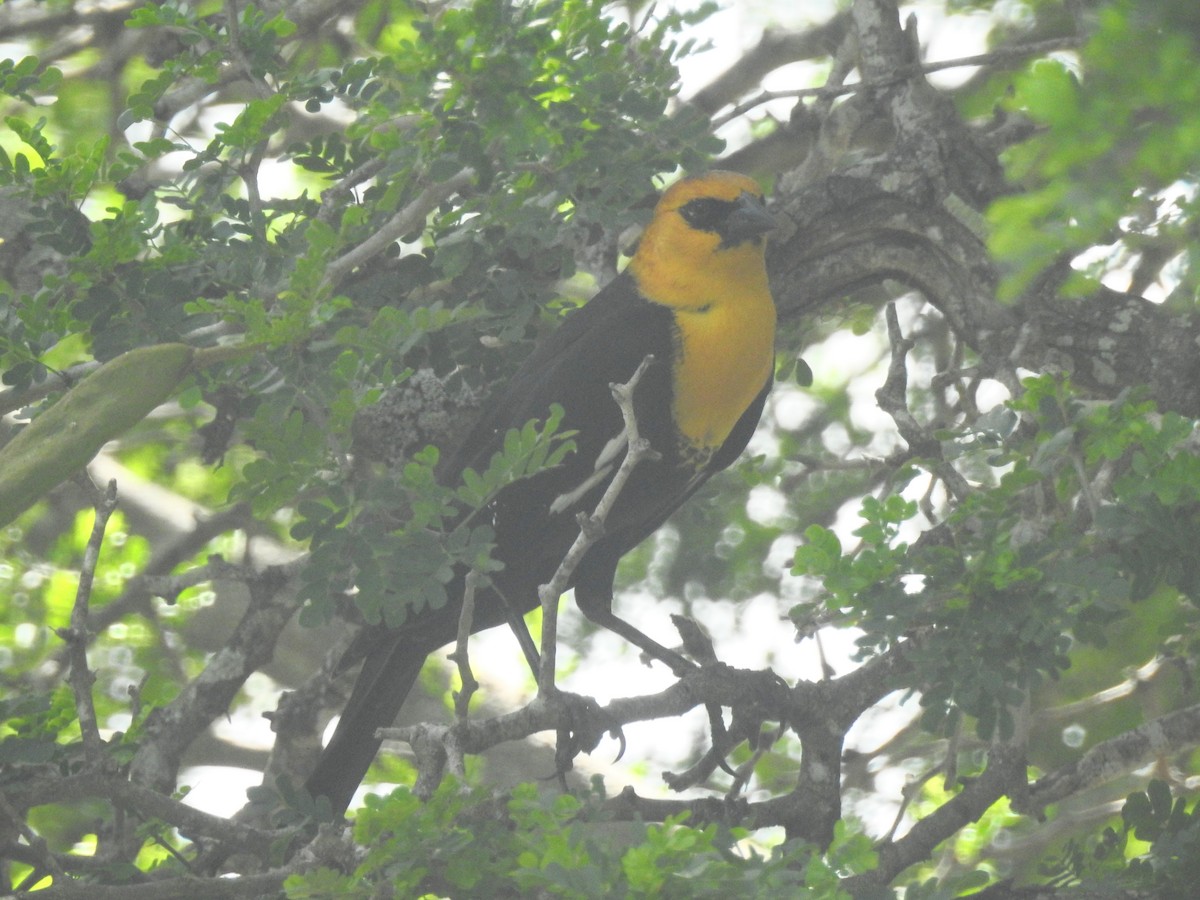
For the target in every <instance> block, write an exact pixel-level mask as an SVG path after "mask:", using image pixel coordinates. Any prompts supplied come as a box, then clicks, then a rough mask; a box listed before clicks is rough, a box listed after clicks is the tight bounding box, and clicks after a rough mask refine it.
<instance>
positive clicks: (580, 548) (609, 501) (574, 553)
mask: <svg viewBox="0 0 1200 900" xmlns="http://www.w3.org/2000/svg"><path fill="white" fill-rule="evenodd" d="M652 362H654V356H653V354H651V355H648V356H647V357H646V358H645V359H643V360H642V362H641V364H640V365H639V366H638V367H637V370H636V371H635V372H634V373H633V376H632V377H631V378H630V379H629V381H627V382H626V383H625V384H610V385H609V389H610V390H611V391H612V395H613V399H614V400H616V401H617V406H619V407H620V408H621V418H622V419H624V421H625V435H626V438H627V445H626V450H625V458H624V459H623V460H622V461H621V465H620V467H619V468H618V469H617V473H616V474H615V475H613V479H612V481H611V482H609V485H608V488H607V489H606V490H605V491H604V496H603V497H601V498H600V502H599V503H597V504H596V509H595V511H594V512H593V513H592V514H591V515H590V516H589V515H587V514H586V513H580V514H579V534H578V536H576V538H575V543H573V544H572V545H571V549H570V550H568V551H567V555H566V556H564V557H563V559H562V562H561V563H559V564H558V569H557V571H555V573H554V577H553V578H551V579H550V581H549V582H548V583H547V584H544V585H542V586H541V587H540V588H538V599H539V600H540V601H541V604H542V645H541V646H542V658H541V666H540V668H539V671H538V695H539V696H542V697H548V696H549V695H550V694H552V693H553V692H554V665H555V660H554V655H555V649H556V647H557V643H558V598H559V597H560V596H562V593H563V591H565V590H566V589H567V583H568V582H569V581H570V580H571V575H573V574H574V572H575V569H576V567H577V566H578V565H579V563H580V561H581V560H582V559H583V557H584V554H585V553H587V552H588V550H590V549H591V547H592V545H593V544H595V543H596V541H598V540H599V539H600V537H601V535H602V534H603V533H604V520H605V519H606V518H608V514H609V513H610V512H611V511H612V508H613V505H614V504H615V503H616V502H617V497H618V496H619V495H620V493H621V491H622V489H623V488H624V487H625V482H627V481H628V480H629V476H630V475H631V474H632V473H633V469H634V467H635V466H636V465H637V464H638V463H639V462H641V461H642V460H643V459H653V458H655V457H656V456H657V455H658V451H656V450H654V449H653V448H652V447H651V446H650V442H649V441H647V440H646V439H645V438H643V437H642V436H641V435H640V434H639V433H638V427H637V417H636V416H635V415H634V411H633V392H634V391H635V390H636V389H637V386H638V382H639V381H641V380H642V375H644V374H645V372H646V369H647V368H648V367H649V366H650V364H651V363H652Z"/></svg>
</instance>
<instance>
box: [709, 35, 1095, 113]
mask: <svg viewBox="0 0 1200 900" xmlns="http://www.w3.org/2000/svg"><path fill="white" fill-rule="evenodd" d="M1082 45H1083V38H1079V37H1065V38H1052V39H1050V40H1046V41H1034V42H1032V43H1029V44H1021V45H1018V46H1016V47H1005V48H1001V49H998V50H993V51H991V52H990V53H979V54H976V55H975V56H961V57H958V58H957V59H943V60H938V61H937V62H931V63H916V64H913V65H908V66H901V67H899V68H897V69H896V71H894V72H893V73H892V74H890V75H887V76H885V77H883V78H868V79H866V80H865V81H856V82H854V83H853V84H840V85H827V86H824V87H815V88H797V89H793V90H787V91H763V92H762V93H761V94H759V95H757V96H756V97H752V98H751V99H749V100H745V101H743V102H741V103H739V104H738V105H737V106H735V107H734V108H733V109H731V110H730V111H729V112H727V113H725V115H723V116H719V117H717V118H714V119H713V123H712V124H713V128H720V127H721V126H723V125H727V124H728V123H729V122H731V121H733V120H734V119H736V118H737V117H738V116H741V115H744V114H746V113H748V112H749V111H750V110H752V109H754V108H755V107H756V106H762V105H763V104H764V103H770V102H771V101H772V100H788V99H795V100H800V99H803V98H805V97H816V98H818V99H821V100H830V99H833V98H835V97H842V96H845V95H846V94H856V93H858V92H859V91H867V90H874V89H876V88H884V87H890V86H891V85H893V84H898V83H900V82H901V81H905V80H907V79H909V78H911V77H913V76H914V75H928V74H930V73H931V72H940V71H942V70H943V69H957V68H960V67H962V66H985V65H988V64H989V63H998V62H1008V61H1010V60H1015V59H1022V58H1024V57H1026V56H1037V55H1039V54H1041V53H1051V52H1053V51H1055V50H1074V49H1075V48H1077V47H1080V46H1082Z"/></svg>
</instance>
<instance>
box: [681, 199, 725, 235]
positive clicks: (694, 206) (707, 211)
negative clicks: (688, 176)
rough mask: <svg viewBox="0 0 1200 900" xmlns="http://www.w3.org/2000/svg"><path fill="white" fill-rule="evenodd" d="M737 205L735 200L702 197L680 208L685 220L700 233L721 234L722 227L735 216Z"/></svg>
mask: <svg viewBox="0 0 1200 900" xmlns="http://www.w3.org/2000/svg"><path fill="white" fill-rule="evenodd" d="M736 209H737V203H736V202H735V201H733V200H716V199H714V198H712V197H700V198H699V199H696V200H690V201H688V202H687V203H685V204H684V205H683V206H681V207H680V208H679V214H680V215H681V216H683V220H684V221H685V222H687V223H688V224H689V225H691V226H692V227H693V228H696V229H699V230H700V231H715V232H717V233H718V234H719V233H720V232H721V226H722V225H723V224H724V223H725V222H726V221H727V220H728V219H729V217H730V216H731V215H733V212H734V210H736Z"/></svg>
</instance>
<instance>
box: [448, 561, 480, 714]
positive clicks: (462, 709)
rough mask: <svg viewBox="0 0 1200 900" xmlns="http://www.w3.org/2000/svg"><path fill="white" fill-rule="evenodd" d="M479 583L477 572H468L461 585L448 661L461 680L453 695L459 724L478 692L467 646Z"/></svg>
mask: <svg viewBox="0 0 1200 900" xmlns="http://www.w3.org/2000/svg"><path fill="white" fill-rule="evenodd" d="M478 582H479V573H478V572H474V571H472V572H468V573H467V578H466V581H465V582H464V584H463V600H462V611H461V612H460V613H459V615H458V640H457V641H456V643H455V646H454V652H453V653H451V654H450V661H451V662H453V663H454V664H455V665H457V666H458V677H459V678H460V679H462V688H461V689H460V690H459V691H456V692H455V694H454V715H455V717H456V718H457V719H458V720H459V721H460V722H465V721H466V719H467V711H468V710H469V709H470V706H471V697H472V696H474V694H475V692H476V691H477V690H479V682H478V681H476V680H475V673H474V672H472V671H471V658H470V655H469V654H468V652H467V645H468V643H469V641H470V639H471V625H472V624H473V623H474V621H475V587H476V585H477V584H478Z"/></svg>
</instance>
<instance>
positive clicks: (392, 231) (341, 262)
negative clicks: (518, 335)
mask: <svg viewBox="0 0 1200 900" xmlns="http://www.w3.org/2000/svg"><path fill="white" fill-rule="evenodd" d="M474 180H475V170H474V169H472V168H470V167H467V168H464V169H461V170H460V171H458V172H457V173H456V174H454V175H451V176H450V177H449V178H447V179H446V180H445V181H441V182H438V183H437V184H431V185H429V186H428V187H426V188H425V189H424V190H423V191H421V193H419V194H418V195H417V196H416V198H414V199H413V201H412V202H411V203H409V204H408V205H407V206H405V207H404V208H403V209H402V210H400V211H399V212H398V213H396V214H395V215H394V216H392V217H391V218H390V219H389V220H388V221H387V222H385V223H384V224H383V227H381V228H380V229H379V230H378V231H377V232H375V233H374V234H373V235H371V236H370V237H369V238H367V239H366V240H365V241H363V242H362V243H361V244H359V245H358V246H357V247H355V248H353V249H352V250H348V251H347V252H346V253H344V254H342V255H341V256H339V257H338V258H337V259H335V260H334V261H333V262H331V263H330V264H329V265H328V266H326V267H325V279H324V281H323V283H322V287H325V288H331V287H332V286H333V285H336V284H337V283H338V282H339V281H340V280H341V279H342V278H343V277H345V275H346V274H347V273H349V272H350V271H351V270H352V269H354V268H355V267H356V266H360V265H362V264H363V263H364V262H366V261H367V260H368V259H370V258H371V257H373V256H375V255H377V254H379V253H382V252H383V250H384V249H385V248H387V247H388V245H390V244H391V243H392V242H393V241H396V240H398V239H400V238H401V237H403V236H404V235H406V234H408V233H409V232H410V231H412V230H413V229H414V228H416V227H417V226H418V225H423V224H424V222H425V218H426V217H427V216H428V215H429V213H430V211H431V210H433V208H434V207H435V206H437V205H438V204H439V203H441V202H442V201H443V200H445V199H446V198H447V197H449V196H451V195H452V194H455V193H458V192H459V191H461V190H463V189H464V188H465V187H467V185H469V184H470V183H471V182H472V181H474Z"/></svg>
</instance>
